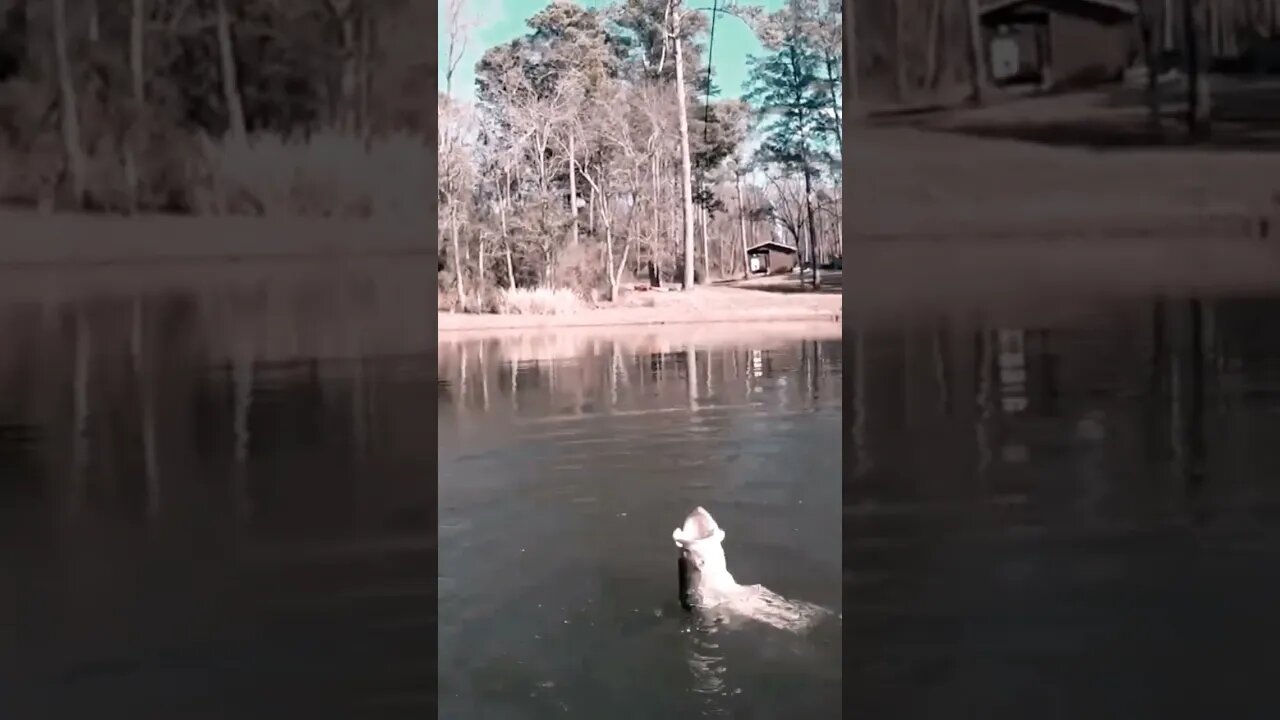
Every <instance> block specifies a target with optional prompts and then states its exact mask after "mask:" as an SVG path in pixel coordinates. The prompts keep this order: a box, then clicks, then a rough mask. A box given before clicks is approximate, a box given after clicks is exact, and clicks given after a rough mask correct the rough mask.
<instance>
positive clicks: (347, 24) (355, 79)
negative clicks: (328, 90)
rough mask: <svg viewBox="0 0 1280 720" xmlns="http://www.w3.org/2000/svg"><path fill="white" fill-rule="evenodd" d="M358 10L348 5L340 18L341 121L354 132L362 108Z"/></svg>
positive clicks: (343, 126)
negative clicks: (357, 23)
mask: <svg viewBox="0 0 1280 720" xmlns="http://www.w3.org/2000/svg"><path fill="white" fill-rule="evenodd" d="M356 22H357V12H356V9H355V6H354V5H348V6H347V8H346V11H345V12H344V13H343V14H342V17H341V18H340V20H339V23H340V27H341V28H342V79H341V83H342V85H341V103H342V109H341V114H340V115H339V122H340V124H341V127H342V129H343V130H345V131H347V132H348V133H354V132H356V130H357V129H358V128H359V120H358V118H359V112H360V111H359V108H360V57H359V47H358V46H359V29H358V27H357V26H356Z"/></svg>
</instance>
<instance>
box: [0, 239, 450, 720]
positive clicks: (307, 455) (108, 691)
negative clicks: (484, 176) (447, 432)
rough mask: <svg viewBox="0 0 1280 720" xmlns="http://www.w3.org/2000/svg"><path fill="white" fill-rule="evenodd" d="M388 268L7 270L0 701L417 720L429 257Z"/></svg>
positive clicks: (0, 386)
mask: <svg viewBox="0 0 1280 720" xmlns="http://www.w3.org/2000/svg"><path fill="white" fill-rule="evenodd" d="M431 264H432V265H434V262H432V263H431ZM389 265H390V266H388V267H377V268H375V267H368V268H363V269H359V270H349V271H344V272H342V273H338V272H336V271H333V269H332V268H330V269H329V270H323V269H321V268H316V267H311V268H305V269H300V268H294V269H286V268H283V267H269V266H261V267H255V268H254V269H253V272H247V271H246V272H242V271H229V270H226V269H225V268H224V269H217V268H213V267H212V266H209V267H201V268H199V269H198V270H192V271H191V273H190V275H189V276H187V277H182V278H177V273H178V272H179V270H178V269H175V271H174V274H165V275H163V276H160V277H157V276H155V274H154V273H151V274H149V275H147V274H146V273H144V275H147V277H145V278H144V277H141V276H140V277H128V278H122V277H118V276H117V274H115V273H116V271H111V272H104V273H98V274H93V273H88V274H84V275H75V276H72V275H71V274H69V273H63V274H54V273H51V274H48V275H47V276H44V277H36V276H35V274H34V271H33V272H32V273H30V274H28V273H25V272H24V273H23V274H22V277H21V278H17V277H11V276H9V275H6V276H5V279H13V280H14V282H12V283H7V282H6V283H4V286H3V290H0V295H3V300H0V337H3V344H0V617H2V618H5V620H3V621H0V717H3V718H14V719H15V720H27V719H29V718H30V719H43V718H58V719H62V718H68V719H78V718H130V719H132V720H149V719H152V718H154V719H155V720H179V719H182V720H186V719H193V718H200V719H202V720H212V719H214V718H217V719H227V720H240V719H242V718H248V719H256V718H282V717H291V716H293V715H294V714H295V713H299V714H300V716H301V717H307V718H344V719H348V720H349V719H351V718H380V717H419V718H420V717H430V713H431V712H432V711H433V708H434V706H435V697H434V694H433V693H432V692H431V689H432V687H433V685H434V683H435V656H434V653H435V644H436V642H435V637H436V632H435V622H436V601H435V596H436V579H435V578H434V577H433V570H434V565H435V562H434V559H435V553H436V546H435V526H436V517H435V507H436V506H435V503H436V497H435V472H436V468H435V463H436V458H435V449H434V441H433V439H432V438H431V437H430V436H429V433H430V427H431V423H432V421H433V419H434V413H435V412H436V409H435V397H436V387H435V382H436V378H435V356H434V354H433V353H434V346H435V337H434V330H433V328H432V324H431V323H430V322H429V319H428V318H429V316H428V315H427V313H428V312H429V311H430V309H431V307H432V303H433V298H432V297H431V292H432V290H431V289H430V284H429V282H428V279H429V277H430V276H429V275H427V273H428V272H434V271H433V270H430V268H429V267H427V266H421V267H418V268H414V267H412V263H405V262H404V261H396V262H394V263H390V264H389ZM375 278H376V281H375ZM144 281H145V282H144ZM0 282H2V281H0ZM146 284H149V285H150V287H151V288H152V289H151V290H149V291H147V292H144V293H141V294H129V293H126V292H124V291H123V288H128V287H139V286H142V285H146ZM178 287H180V288H181V289H175V288H178ZM19 288H21V289H19Z"/></svg>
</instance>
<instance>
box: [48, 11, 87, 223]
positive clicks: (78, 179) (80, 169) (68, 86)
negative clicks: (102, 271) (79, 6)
mask: <svg viewBox="0 0 1280 720" xmlns="http://www.w3.org/2000/svg"><path fill="white" fill-rule="evenodd" d="M69 43H70V41H69V39H68V38H67V0H53V52H54V62H55V64H56V65H57V73H58V115H59V119H60V121H61V123H60V126H61V129H62V150H63V153H64V154H65V156H66V163H67V166H66V167H67V174H68V175H69V176H70V180H71V194H72V196H73V200H72V202H73V203H74V205H75V207H76V208H80V207H83V206H84V202H85V194H86V192H87V186H88V177H87V175H88V160H87V158H86V157H85V153H84V145H83V144H82V141H81V138H80V109H79V102H78V99H77V97H76V88H75V83H74V81H73V80H72V77H73V75H74V73H73V72H72V69H71V58H70V55H69V51H68V49H67V46H68V45H69Z"/></svg>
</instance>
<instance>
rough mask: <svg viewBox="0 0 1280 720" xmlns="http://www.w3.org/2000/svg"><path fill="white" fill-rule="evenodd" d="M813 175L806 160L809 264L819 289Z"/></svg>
mask: <svg viewBox="0 0 1280 720" xmlns="http://www.w3.org/2000/svg"><path fill="white" fill-rule="evenodd" d="M812 175H813V173H812V171H811V170H810V169H809V162H808V161H807V160H806V161H805V164H804V211H805V215H806V217H807V219H808V223H807V224H808V225H809V263H810V264H811V265H812V266H813V287H814V288H815V289H817V288H818V287H819V286H820V285H821V284H822V279H821V278H820V277H819V275H818V235H817V229H816V228H815V227H814V225H813V179H812Z"/></svg>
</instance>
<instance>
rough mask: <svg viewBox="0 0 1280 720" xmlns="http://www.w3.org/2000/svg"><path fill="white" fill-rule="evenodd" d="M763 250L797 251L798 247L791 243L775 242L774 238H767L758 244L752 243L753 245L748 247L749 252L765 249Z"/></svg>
mask: <svg viewBox="0 0 1280 720" xmlns="http://www.w3.org/2000/svg"><path fill="white" fill-rule="evenodd" d="M763 250H773V251H776V252H784V253H795V251H796V249H795V248H793V247H791V246H790V245H783V244H782V243H780V242H774V241H773V240H765V241H764V242H762V243H759V244H757V245H752V246H751V247H749V248H747V252H749V253H751V252H757V251H763Z"/></svg>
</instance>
